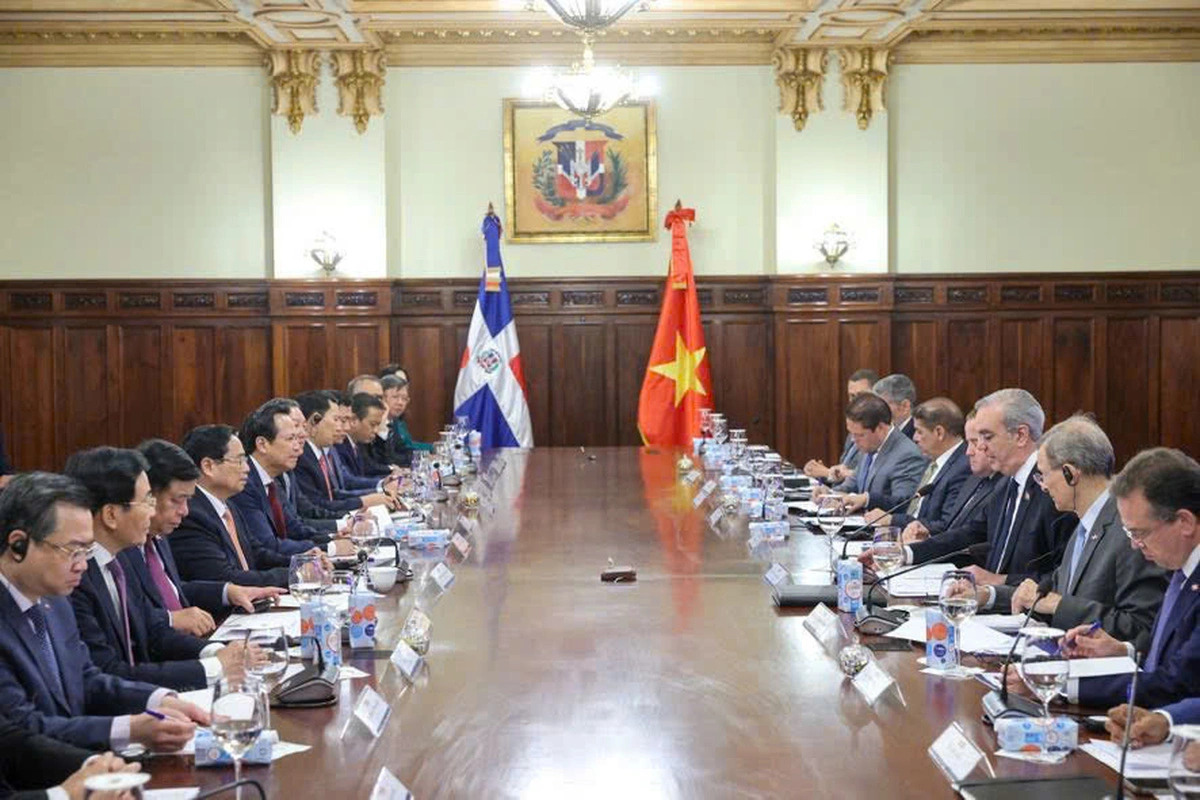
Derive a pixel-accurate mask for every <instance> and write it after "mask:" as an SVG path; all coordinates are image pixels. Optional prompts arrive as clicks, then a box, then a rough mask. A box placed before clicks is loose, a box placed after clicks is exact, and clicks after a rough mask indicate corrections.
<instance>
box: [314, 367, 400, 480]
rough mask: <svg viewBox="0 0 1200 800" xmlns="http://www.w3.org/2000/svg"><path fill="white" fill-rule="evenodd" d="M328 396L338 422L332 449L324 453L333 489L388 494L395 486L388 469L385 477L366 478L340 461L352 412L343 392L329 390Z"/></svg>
mask: <svg viewBox="0 0 1200 800" xmlns="http://www.w3.org/2000/svg"><path fill="white" fill-rule="evenodd" d="M328 394H329V397H330V400H331V401H332V402H333V405H334V406H335V407H336V408H337V422H338V426H337V430H336V431H335V432H334V435H333V447H330V448H329V449H328V450H326V451H325V453H326V455H327V456H328V457H329V459H330V463H331V464H332V465H333V467H334V469H333V478H334V489H335V490H337V489H341V490H344V491H348V492H357V493H359V494H372V493H376V492H383V493H384V494H388V493H390V491H391V489H392V488H394V485H395V480H393V479H392V475H391V472H392V470H391V469H390V468H389V469H388V474H387V475H380V476H377V477H368V476H365V475H359V474H358V473H357V472H355V471H354V470H351V469H350V468H349V467H348V466H347V465H346V463H345V461H344V460H343V459H342V451H341V450H340V449H339V448H340V447H341V446H342V445H344V444H345V443H346V441H347V440H348V439H349V438H350V426H351V425H352V424H353V423H354V422H355V416H354V411H353V410H352V409H351V400H350V397H349V395H347V394H346V393H345V392H338V391H334V390H329V392H328Z"/></svg>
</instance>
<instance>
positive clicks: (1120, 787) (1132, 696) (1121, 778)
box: [1117, 653, 1142, 800]
mask: <svg viewBox="0 0 1200 800" xmlns="http://www.w3.org/2000/svg"><path fill="white" fill-rule="evenodd" d="M1141 667H1142V654H1141V653H1134V654H1133V680H1132V681H1130V683H1129V713H1128V714H1126V715H1125V734H1124V735H1123V736H1122V737H1121V765H1120V769H1118V770H1117V800H1125V756H1127V755H1128V754H1129V735H1130V733H1131V732H1132V730H1133V709H1134V706H1135V705H1136V704H1137V684H1138V672H1139V671H1140V670H1141Z"/></svg>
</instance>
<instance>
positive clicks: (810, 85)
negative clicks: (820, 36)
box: [771, 47, 829, 131]
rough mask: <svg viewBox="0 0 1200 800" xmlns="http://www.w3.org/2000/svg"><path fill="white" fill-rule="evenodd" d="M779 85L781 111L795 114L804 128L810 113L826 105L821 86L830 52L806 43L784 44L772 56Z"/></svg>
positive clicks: (801, 128) (795, 119) (797, 121)
mask: <svg viewBox="0 0 1200 800" xmlns="http://www.w3.org/2000/svg"><path fill="white" fill-rule="evenodd" d="M771 63H772V65H773V66H774V67H775V83H776V84H777V85H778V86H779V111H780V112H781V113H783V114H787V115H788V116H789V117H791V118H792V124H793V125H795V126H796V130H798V131H802V130H804V124H805V123H806V122H808V115H809V114H810V113H811V112H814V111H821V110H822V109H824V108H825V103H824V100H823V98H822V96H821V95H822V89H823V88H824V86H825V68H826V67H827V66H828V65H829V53H828V52H827V51H825V50H815V49H810V48H803V47H781V48H779V49H778V50H776V51H775V55H774V56H772V59H771Z"/></svg>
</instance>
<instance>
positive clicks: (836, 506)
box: [817, 494, 846, 572]
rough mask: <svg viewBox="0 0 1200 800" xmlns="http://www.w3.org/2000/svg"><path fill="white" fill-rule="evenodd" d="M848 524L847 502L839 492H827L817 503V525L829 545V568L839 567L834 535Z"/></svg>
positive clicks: (833, 569)
mask: <svg viewBox="0 0 1200 800" xmlns="http://www.w3.org/2000/svg"><path fill="white" fill-rule="evenodd" d="M845 524H846V504H845V503H844V502H843V498H842V496H841V495H839V494H827V495H825V496H824V497H822V498H821V500H820V502H818V504H817V525H819V526H820V528H821V530H822V531H823V532H824V533H825V539H826V543H827V544H828V545H829V570H830V571H831V572H833V571H835V570H836V569H837V560H838V555H839V554H838V550H837V547H836V546H834V541H833V540H834V537H836V536H837V533H838V531H840V530H841V529H842V526H843V525H845Z"/></svg>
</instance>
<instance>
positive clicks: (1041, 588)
mask: <svg viewBox="0 0 1200 800" xmlns="http://www.w3.org/2000/svg"><path fill="white" fill-rule="evenodd" d="M1046 555H1047V554H1046V553H1042V555H1041V556H1038V558H1043V557H1045V556H1046ZM1036 560H1037V559H1034V561H1036ZM1031 563H1032V562H1031ZM1053 587H1054V573H1053V572H1051V573H1050V574H1049V575H1047V576H1046V577H1044V578H1042V582H1041V583H1039V584H1038V586H1037V594H1035V595H1034V597H1033V602H1032V603H1030V604H1029V610H1028V611H1026V612H1025V619H1023V620H1021V627H1019V628H1017V632H1016V634H1015V635H1014V636H1013V643H1012V647H1010V648H1009V649H1008V655H1007V656H1005V657H1004V666H1002V667H1001V668H1000V702H1002V703H1004V705H1005V706H1007V705H1008V668H1009V666H1011V665H1012V660H1013V657H1014V656H1015V655H1016V653H1017V644H1018V643H1019V642H1020V641H1021V631H1023V630H1025V626H1026V625H1028V624H1029V620H1030V618H1031V617H1033V610H1034V609H1035V608H1037V604H1038V602H1039V601H1041V599H1042V598H1043V597H1045V596H1046V595H1047V594H1049V593H1050V590H1051V589H1052V588H1053Z"/></svg>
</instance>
